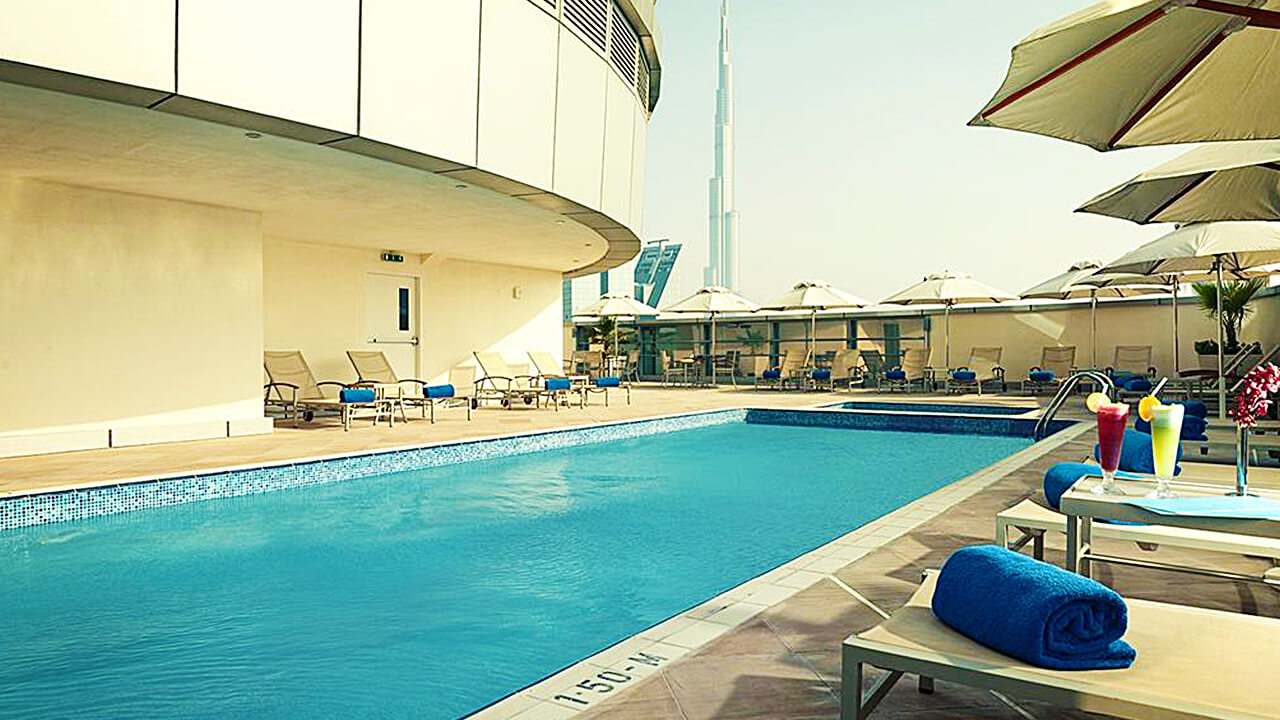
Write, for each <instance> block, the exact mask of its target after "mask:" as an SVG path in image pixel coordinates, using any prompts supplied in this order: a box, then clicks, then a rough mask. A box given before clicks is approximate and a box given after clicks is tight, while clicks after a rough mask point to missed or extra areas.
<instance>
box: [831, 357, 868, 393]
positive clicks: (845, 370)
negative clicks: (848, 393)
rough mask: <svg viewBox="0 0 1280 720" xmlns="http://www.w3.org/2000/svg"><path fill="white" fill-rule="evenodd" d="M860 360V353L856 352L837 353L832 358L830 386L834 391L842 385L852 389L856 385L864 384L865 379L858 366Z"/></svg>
mask: <svg viewBox="0 0 1280 720" xmlns="http://www.w3.org/2000/svg"><path fill="white" fill-rule="evenodd" d="M858 360H859V358H858V352H857V351H856V350H853V349H845V350H837V351H836V354H835V356H834V357H832V358H831V378H830V386H831V389H832V390H835V389H836V388H838V387H840V386H841V385H843V386H844V387H846V388H850V389H851V388H853V387H854V386H855V385H860V384H862V382H863V380H864V377H863V373H862V368H861V367H860V366H859V365H858Z"/></svg>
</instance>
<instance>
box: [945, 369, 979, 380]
mask: <svg viewBox="0 0 1280 720" xmlns="http://www.w3.org/2000/svg"><path fill="white" fill-rule="evenodd" d="M951 379H952V380H955V381H956V382H973V381H974V380H977V379H978V373H976V372H974V371H972V370H956V371H955V372H953V373H951Z"/></svg>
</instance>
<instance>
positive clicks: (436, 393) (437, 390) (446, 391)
mask: <svg viewBox="0 0 1280 720" xmlns="http://www.w3.org/2000/svg"><path fill="white" fill-rule="evenodd" d="M454 392H455V391H454V389H453V386H452V385H429V386H427V388H426V392H425V393H423V394H424V395H426V396H427V397H429V398H451V397H453V395H454Z"/></svg>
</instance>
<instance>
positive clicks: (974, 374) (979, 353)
mask: <svg viewBox="0 0 1280 720" xmlns="http://www.w3.org/2000/svg"><path fill="white" fill-rule="evenodd" d="M1002 355H1004V348H1001V347H975V348H973V349H972V350H971V351H969V362H968V363H967V364H965V365H962V366H960V367H958V368H956V369H955V370H947V377H946V380H945V388H946V391H947V392H949V393H964V392H976V393H978V394H979V395H981V394H982V387H983V385H984V384H995V385H998V386H999V387H1000V390H1001V392H1003V391H1005V390H1007V389H1008V386H1007V385H1006V384H1005V380H1004V368H1002V367H1000V357H1001V356H1002Z"/></svg>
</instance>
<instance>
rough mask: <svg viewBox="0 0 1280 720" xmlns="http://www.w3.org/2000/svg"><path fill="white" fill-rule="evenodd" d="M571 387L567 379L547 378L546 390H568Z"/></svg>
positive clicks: (571, 384)
mask: <svg viewBox="0 0 1280 720" xmlns="http://www.w3.org/2000/svg"><path fill="white" fill-rule="evenodd" d="M571 387H573V383H572V382H571V381H570V380H569V378H547V389H548V390H568V389H569V388H571Z"/></svg>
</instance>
